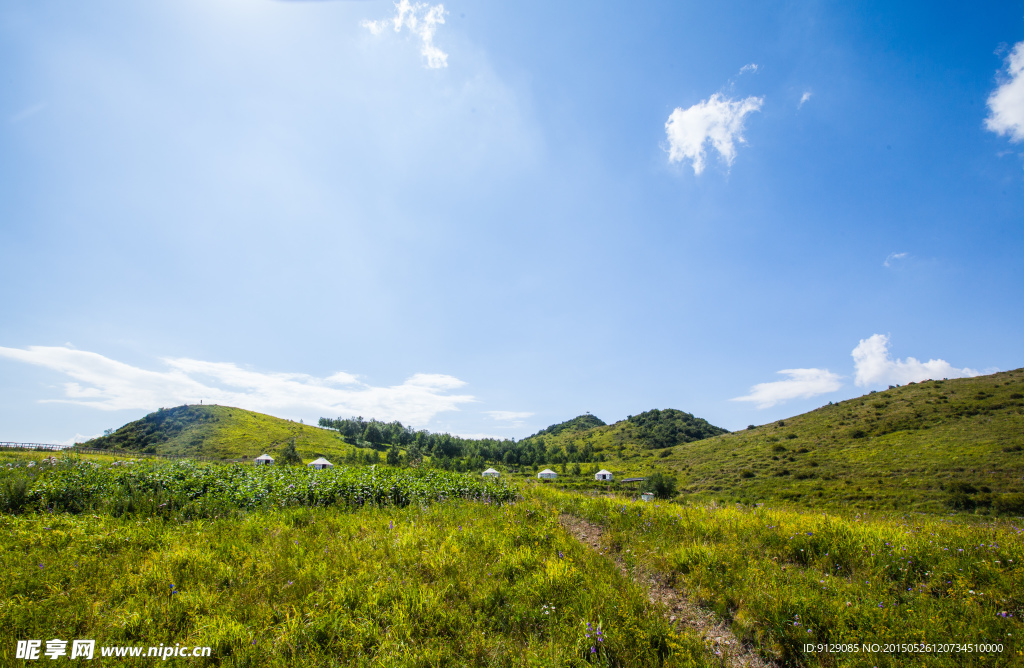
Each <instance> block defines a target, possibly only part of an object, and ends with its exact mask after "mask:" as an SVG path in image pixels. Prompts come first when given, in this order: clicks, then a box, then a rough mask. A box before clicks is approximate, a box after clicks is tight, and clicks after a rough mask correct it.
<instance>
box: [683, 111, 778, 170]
mask: <svg viewBox="0 0 1024 668" xmlns="http://www.w3.org/2000/svg"><path fill="white" fill-rule="evenodd" d="M763 102H764V98H761V97H748V98H746V99H743V100H732V99H729V98H726V97H723V96H722V95H721V94H719V93H715V94H714V95H712V96H711V97H710V98H708V99H707V100H704V101H702V102H698V103H697V104H695V105H693V106H692V107H690V108H689V109H683V108H682V107H677V108H676V110H675V111H673V112H672V114H671V115H670V116H669V117H668V121H666V123H665V132H666V134H667V135H668V143H669V154H668V160H669V162H680V161H682V160H690V161H692V162H693V172H694V174H700V173H701V172H702V171H704V159H705V147H704V145H705V144H706V143H708V142H710V143H711V146H712V147H714V149H715V150H716V151H718V154H719V155H720V156H722V159H723V160H725V163H726V164H727V165H729V166H731V165H732V162H733V160H734V159H735V157H736V145H735V142H740V143H742V142H743V141H744V139H743V118H744V117H745V116H746V115H747V114H749V113H751V112H754V111H758V110H760V109H761V105H762V104H763Z"/></svg>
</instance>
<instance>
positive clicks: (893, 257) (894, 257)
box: [882, 253, 910, 267]
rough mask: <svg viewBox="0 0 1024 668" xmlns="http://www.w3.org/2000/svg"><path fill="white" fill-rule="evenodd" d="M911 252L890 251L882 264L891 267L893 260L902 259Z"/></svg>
mask: <svg viewBox="0 0 1024 668" xmlns="http://www.w3.org/2000/svg"><path fill="white" fill-rule="evenodd" d="M909 254H910V253H889V254H888V255H887V256H886V257H885V262H883V263H882V266H884V267H891V266H892V263H893V262H895V261H896V260H902V259H903V258H905V257H907V255H909Z"/></svg>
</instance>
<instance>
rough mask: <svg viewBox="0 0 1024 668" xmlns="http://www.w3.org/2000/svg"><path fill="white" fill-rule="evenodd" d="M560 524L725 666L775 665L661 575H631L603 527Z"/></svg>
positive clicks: (568, 518)
mask: <svg viewBox="0 0 1024 668" xmlns="http://www.w3.org/2000/svg"><path fill="white" fill-rule="evenodd" d="M558 521H559V522H560V523H561V525H562V526H563V527H565V528H566V530H568V531H569V533H571V534H572V535H573V536H575V537H576V539H577V540H579V541H580V542H581V543H584V544H586V545H589V546H590V547H591V548H593V549H594V550H596V551H597V552H599V553H601V554H605V555H607V556H608V557H610V558H611V559H612V560H614V561H615V565H616V566H618V568H619V571H621V572H622V574H623V575H625V576H626V577H628V578H631V579H633V580H635V581H636V582H639V583H640V584H642V585H643V586H644V587H645V588H646V589H647V595H648V596H649V597H650V599H651V601H652V602H655V603H663V604H664V605H665V607H666V609H668V611H669V615H670V616H669V621H670V622H673V623H675V624H676V627H677V628H678V627H687V628H690V629H692V630H694V631H697V632H698V633H700V635H701V638H702V639H703V640H704V642H706V643H707V644H708V646H710V647H712V648H713V650H715V651H719V652H721V656H722V659H723V663H724V664H725V665H727V666H730V667H732V668H744V667H746V668H771V667H772V666H773V665H774V664H772V663H771V662H768V661H765V660H764V659H763V658H761V657H760V656H759V655H758V654H757V652H755V651H754V649H753V648H752V647H748V646H744V645H743V643H741V642H740V641H739V640H738V639H737V638H736V636H735V635H734V634H733V632H732V629H730V628H729V626H728V625H727V624H726V623H725V622H723V621H722V620H721V619H719V618H718V616H717V615H716V614H715V613H713V612H711V611H710V610H705V609H703V608H701V607H700V606H699V605H697V604H695V603H691V602H690V601H689V600H687V598H686V597H685V596H684V595H682V594H680V593H679V592H677V591H676V590H675V589H673V588H672V587H670V586H669V585H668V583H666V582H665V580H664V578H662V577H661V576H660V575H658V574H656V573H648V572H646V571H643V570H641V569H639V568H637V569H634V570H633V571H630V570H629V569H628V568H627V567H626V565H625V564H624V563H623V561H622V559H621V558H619V557H618V556H617V555H615V554H612V553H611V552H610V551H609V550H608V546H607V545H606V544H605V542H604V540H603V537H604V531H603V529H602V528H601V525H599V524H593V523H591V522H588V521H586V520H584V519H580V518H579V517H576V516H574V515H561V516H559V518H558Z"/></svg>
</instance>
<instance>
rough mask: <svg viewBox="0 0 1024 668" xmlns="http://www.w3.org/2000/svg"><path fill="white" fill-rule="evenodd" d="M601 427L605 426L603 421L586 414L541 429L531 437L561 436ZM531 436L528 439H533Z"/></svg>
mask: <svg viewBox="0 0 1024 668" xmlns="http://www.w3.org/2000/svg"><path fill="white" fill-rule="evenodd" d="M603 426H605V422H604V420H602V419H601V418H599V417H597V416H596V415H591V414H590V413H587V414H586V415H579V416H577V417H574V418H573V419H571V420H566V421H565V422H559V423H558V424H553V425H551V426H550V427H548V428H547V429H541V430H540V431H538V432H537V433H536V434H533V436H544V435H548V436H557V435H558V434H561V433H562V432H564V431H570V432H577V431H586V430H587V429H593V428H594V427H603ZM533 436H530V437H529V438H533Z"/></svg>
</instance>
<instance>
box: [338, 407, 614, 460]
mask: <svg viewBox="0 0 1024 668" xmlns="http://www.w3.org/2000/svg"><path fill="white" fill-rule="evenodd" d="M319 425H320V426H321V427H323V428H325V429H333V430H335V431H337V432H338V433H339V434H340V435H341V437H342V438H343V439H344V440H345V442H346V443H349V444H350V445H353V446H355V445H360V446H368V447H371V448H373V449H374V450H376V451H379V452H381V453H385V457H384V460H385V461H387V462H388V463H392V461H394V462H395V463H401V461H402V459H403V458H404V460H405V461H406V462H407V463H409V464H414V463H416V462H419V461H422V460H423V458H424V457H427V456H429V457H430V458H431V460H433V461H434V462H435V463H437V464H439V465H440V466H442V467H447V466H445V464H446V462H447V463H448V465H449V466H451V467H453V468H457V467H459V466H465V467H466V469H467V470H473V469H475V468H480V467H482V466H484V465H488V464H504V465H506V466H508V467H512V468H517V467H527V466H537V465H540V464H547V465H554V464H561V465H567V464H569V465H571V464H586V463H596V462H600V461H604V455H603V454H602V453H595V452H594V449H593V448H592V447H591V445H590V444H585V445H584V446H583V447H582V448H580V447H578V446H577V445H576V444H575V443H571V442H570V443H568V444H566V445H565V446H564V447H563V446H560V445H557V444H551V445H550V446H549V445H546V443H545V441H544V439H543V438H536V437H534V438H530V439H526V440H523V441H516V439H514V438H509V439H497V438H463V437H461V436H452V435H451V434H447V433H445V434H438V433H434V432H430V431H427V430H426V429H420V430H416V429H413V428H412V427H410V426H408V425H403V424H402V423H401V422H400V421H398V420H395V421H393V422H383V421H381V420H372V419H371V420H365V419H363V417H362V416H360V417H352V418H340V417H339V418H324V417H322V418H320V421H319ZM401 450H404V452H401ZM361 456H362V457H363V458H364V459H365V457H366V456H367V455H361ZM369 456H370V457H372V456H373V455H369ZM352 463H356V462H352ZM370 463H373V462H370Z"/></svg>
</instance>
